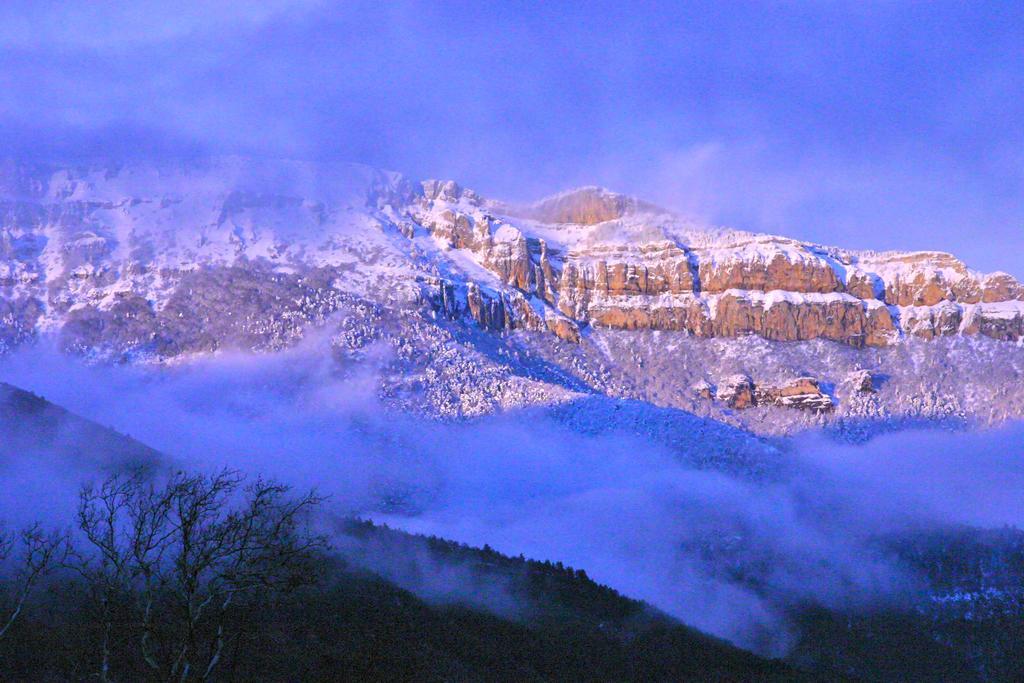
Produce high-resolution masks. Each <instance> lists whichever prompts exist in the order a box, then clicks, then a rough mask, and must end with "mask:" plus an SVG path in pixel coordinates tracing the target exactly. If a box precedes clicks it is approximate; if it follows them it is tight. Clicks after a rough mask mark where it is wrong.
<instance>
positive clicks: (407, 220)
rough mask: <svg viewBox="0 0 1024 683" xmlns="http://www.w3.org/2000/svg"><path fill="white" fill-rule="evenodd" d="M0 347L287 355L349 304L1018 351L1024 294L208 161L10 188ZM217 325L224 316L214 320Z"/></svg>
mask: <svg viewBox="0 0 1024 683" xmlns="http://www.w3.org/2000/svg"><path fill="white" fill-rule="evenodd" d="M0 221H2V223H0V293H2V298H0V322H2V327H0V344H2V345H3V346H4V347H5V348H11V347H14V346H17V345H18V344H20V343H23V342H24V341H25V340H27V339H31V338H32V337H33V336H34V335H35V334H37V333H38V332H39V331H42V330H56V331H58V332H60V333H61V334H62V335H63V338H64V340H65V345H66V346H67V347H68V348H71V349H75V350H79V351H87V350H88V349H92V348H97V347H100V346H103V345H104V344H107V345H112V346H115V347H118V348H121V349H129V350H131V349H135V350H139V351H140V352H145V353H155V354H156V355H158V356H166V355H175V354H179V353H189V352H196V351H199V352H202V351H209V350H214V349H216V348H219V347H220V346H222V345H224V344H228V343H230V344H237V345H242V346H245V347H256V348H266V349H273V348H280V347H283V346H286V345H288V344H290V343H292V342H293V341H294V340H295V339H297V338H299V337H300V336H301V329H302V327H303V326H304V325H306V324H309V323H316V322H318V321H322V320H324V319H326V318H328V317H330V316H331V315H332V314H333V312H334V311H335V310H337V309H338V307H339V305H340V304H339V297H340V296H341V295H342V294H345V295H350V296H358V297H365V298H367V299H369V300H373V301H383V302H393V303H400V304H401V305H404V306H413V307H415V306H417V305H423V304H427V305H429V306H431V307H433V309H434V310H435V312H436V313H437V314H440V315H441V317H442V318H444V319H458V318H460V317H461V316H464V317H465V318H466V319H468V320H470V321H473V322H475V323H476V324H477V325H479V327H481V328H483V329H485V330H489V331H492V332H501V333H505V332H509V331H514V330H528V331H538V332H546V333H550V334H552V335H554V336H556V337H557V338H558V339H561V340H563V341H565V342H569V343H578V342H579V340H580V339H581V336H582V335H585V334H586V331H587V329H590V328H593V329H622V330H660V331H666V332H683V333H686V334H687V335H690V336H694V337H705V338H716V337H725V338H736V337H743V336H746V335H756V336H759V337H763V338H765V339H768V340H771V341H779V342H793V341H808V340H815V339H825V340H831V341H836V342H840V343H843V344H847V345H850V346H853V347H856V348H865V347H867V348H870V347H887V346H891V345H893V344H898V343H900V341H901V340H904V339H907V338H921V339H936V338H944V337H958V336H986V337H990V338H993V339H997V340H1003V341H1018V340H1020V339H1021V338H1022V337H1024V287H1022V285H1021V284H1020V283H1019V282H1017V281H1016V280H1015V279H1014V278H1013V277H1012V276H1010V275H1008V274H1006V273H993V274H987V275H986V274H982V273H978V272H975V271H973V270H971V269H970V268H968V267H967V266H966V265H965V264H964V263H962V262H961V261H959V260H957V259H956V258H955V257H953V256H951V255H949V254H943V253H938V252H918V253H882V254H876V253H868V252H853V251H846V250H843V249H839V248H833V247H824V246H820V245H814V244H809V243H804V242H799V241H796V240H792V239H787V238H784V237H777V236H771V235H756V234H750V233H743V232H736V231H727V230H720V229H710V228H707V227H705V226H699V225H696V224H693V223H690V222H687V221H686V220H685V219H682V218H680V217H679V216H676V215H674V214H672V213H670V212H667V211H664V210H662V209H659V208H657V207H655V206H653V205H650V204H647V203H644V202H642V201H639V200H637V199H633V198H631V197H626V196H623V195H619V194H615V193H613V192H609V191H607V190H603V189H600V188H583V189H580V190H575V191H571V192H567V193H564V194H561V195H557V196H555V197H552V198H549V199H546V200H542V201H540V202H538V203H536V204H534V205H531V206H527V207H514V206H510V205H508V204H504V203H501V202H497V201H494V200H489V199H486V198H484V197H481V196H480V195H478V194H477V193H475V192H473V191H472V190H468V189H465V188H463V187H461V186H459V185H458V184H457V183H455V182H452V181H425V182H422V183H413V182H410V181H409V180H407V179H405V178H403V177H401V176H399V175H397V174H391V173H385V172H381V171H377V170H374V169H369V168H365V167H359V166H352V165H345V164H335V165H322V164H321V165H314V164H307V163H301V162H273V161H253V160H247V159H239V158H223V159H213V160H209V161H205V162H202V163H194V164H191V165H186V164H165V165H146V164H136V165H120V166H118V165H113V166H112V165H94V166H90V165H83V166H59V165H58V166H26V165H19V164H12V163H8V164H7V165H5V166H4V169H3V172H2V173H0ZM222 309H223V310H222Z"/></svg>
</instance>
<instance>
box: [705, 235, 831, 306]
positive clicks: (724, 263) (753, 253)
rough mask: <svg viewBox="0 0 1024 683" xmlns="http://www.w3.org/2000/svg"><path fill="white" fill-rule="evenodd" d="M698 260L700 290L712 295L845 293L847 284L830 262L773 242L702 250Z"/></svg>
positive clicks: (811, 253) (757, 242)
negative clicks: (729, 292)
mask: <svg viewBox="0 0 1024 683" xmlns="http://www.w3.org/2000/svg"><path fill="white" fill-rule="evenodd" d="M787 246H788V247H789V248H785V247H787ZM697 261H698V264H699V265H698V273H699V287H700V291H702V292H705V293H709V294H713V293H718V292H724V291H726V290H730V289H742V290H756V291H761V292H769V291H775V290H781V291H785V292H801V293H804V292H814V293H819V294H827V293H829V292H841V291H843V283H842V281H841V280H840V279H839V276H838V275H837V273H836V270H835V269H834V268H833V267H832V265H831V264H830V263H829V261H828V260H827V259H825V258H824V257H821V256H819V255H817V254H815V253H813V252H810V251H802V250H795V249H793V248H792V246H791V245H784V244H780V243H776V242H774V241H771V240H766V241H761V240H759V241H756V242H753V243H750V244H739V245H736V246H734V247H731V248H729V249H718V248H716V249H710V250H698V251H697Z"/></svg>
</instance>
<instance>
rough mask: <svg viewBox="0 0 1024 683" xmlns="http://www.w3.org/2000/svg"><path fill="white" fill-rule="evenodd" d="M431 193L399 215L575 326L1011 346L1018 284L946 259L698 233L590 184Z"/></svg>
mask: <svg viewBox="0 0 1024 683" xmlns="http://www.w3.org/2000/svg"><path fill="white" fill-rule="evenodd" d="M431 187H432V185H431V186H428V189H427V190H426V191H425V192H424V195H423V199H422V200H421V201H420V202H419V203H418V205H417V206H416V209H415V210H414V211H413V215H414V216H417V215H418V216H421V217H420V218H418V219H417V220H420V222H421V223H422V224H424V225H426V226H428V229H429V231H430V233H431V234H432V235H434V236H435V237H438V238H440V239H442V240H444V241H445V242H446V243H447V244H448V246H450V247H452V248H455V249H467V250H468V251H469V252H471V255H472V256H473V258H474V260H475V261H476V262H477V263H479V264H480V265H481V266H483V267H484V268H486V269H488V270H489V271H491V272H492V273H494V274H495V275H497V276H498V278H499V279H500V281H501V283H502V284H503V285H507V286H510V287H513V288H515V289H517V290H519V291H521V292H523V293H524V294H526V295H528V296H531V297H536V298H537V299H538V300H540V301H541V302H543V303H544V304H546V305H547V306H550V307H552V308H553V309H555V310H557V312H558V313H560V314H562V315H563V316H564V317H565V318H566V319H567V320H570V321H572V322H573V323H575V325H576V327H577V328H582V327H586V326H595V327H606V328H612V329H653V330H666V331H683V332H686V333H689V334H691V335H695V336H701V337H738V336H743V335H747V334H756V335H760V336H763V337H765V338H766V339H771V340H775V341H799V340H810V339H818V338H823V339H829V340H834V341H839V342H843V343H846V344H850V345H852V346H855V347H863V346H875V347H878V346H887V345H891V344H895V343H898V342H899V341H900V339H902V338H905V337H908V336H913V337H921V338H925V339H930V338H934V337H939V336H951V335H978V334H980V335H985V336H989V337H993V338H995V339H1000V340H1007V341H1016V340H1019V339H1021V338H1022V337H1024V287H1022V285H1021V284H1020V283H1018V282H1017V281H1016V280H1015V279H1014V278H1013V277H1012V276H1010V275H1008V274H1006V273H994V274H988V275H986V274H982V273H977V272H974V271H972V270H970V269H968V268H967V267H966V266H965V265H964V264H963V263H962V262H960V261H959V260H957V259H956V258H954V257H953V256H951V255H949V254H944V253H938V252H922V253H888V254H873V253H857V252H849V251H844V250H841V249H837V248H830V247H822V246H819V245H813V244H807V243H802V242H798V241H795V240H790V239H786V238H782V237H773V236H768V235H752V234H747V233H737V232H720V233H709V232H707V231H701V230H698V229H694V228H693V227H692V226H688V225H686V224H685V223H682V222H681V221H679V219H677V218H676V217H674V216H671V215H667V214H665V213H664V212H659V211H658V210H657V209H656V208H654V207H651V206H649V205H645V204H642V203H640V202H636V201H634V200H627V199H625V198H623V197H621V196H620V195H615V194H612V193H607V192H605V191H603V190H600V189H597V188H586V189H583V190H579V191H576V192H574V193H569V194H566V195H560V196H559V197H556V198H553V199H551V200H545V201H544V202H541V203H539V204H537V205H536V206H534V207H531V208H528V209H525V210H519V211H518V212H517V211H513V210H510V209H508V208H507V207H502V206H500V205H496V204H493V203H487V202H485V201H483V200H480V199H479V197H477V196H476V195H471V196H469V197H468V198H467V196H466V195H465V193H464V191H461V190H458V188H457V187H456V188H455V189H454V190H453V192H451V193H449V194H448V195H447V196H445V197H443V198H442V199H441V200H438V199H430V198H429V197H430V196H431V195H432V192H431V191H430V188H431ZM499 210H503V211H505V215H504V216H503V217H502V218H496V217H495V213H496V212H497V211H499ZM514 216H527V217H528V219H527V220H521V219H516V218H514ZM515 220H519V223H518V225H516V226H513V225H512V223H511V221H515ZM474 231H475V232H474ZM471 234H472V235H475V236H476V237H475V238H473V239H470V238H468V237H464V235H471ZM531 238H532V239H531ZM510 326H511V327H514V323H511V325H510Z"/></svg>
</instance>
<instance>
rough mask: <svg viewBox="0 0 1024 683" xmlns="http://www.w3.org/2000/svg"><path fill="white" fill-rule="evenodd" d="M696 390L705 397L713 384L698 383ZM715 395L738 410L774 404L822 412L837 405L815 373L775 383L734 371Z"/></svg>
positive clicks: (708, 395) (709, 395)
mask: <svg viewBox="0 0 1024 683" xmlns="http://www.w3.org/2000/svg"><path fill="white" fill-rule="evenodd" d="M694 392H695V393H696V394H697V395H698V396H700V397H701V398H705V399H710V398H711V396H712V394H711V385H710V384H707V383H706V382H705V383H702V384H699V385H697V386H695V387H694ZM714 397H715V398H716V399H717V400H718V401H720V402H722V403H724V404H725V405H727V406H728V407H730V408H734V409H737V410H742V409H744V408H752V407H755V406H775V407H779V408H796V409H798V410H807V411H810V412H814V413H821V412H825V411H828V410H832V408H833V407H835V402H834V401H833V400H832V397H831V396H829V395H828V394H827V393H825V392H824V391H822V389H821V386H820V385H819V383H818V380H817V379H815V378H814V377H797V378H796V379H793V380H790V381H788V382H786V383H785V384H783V385H782V386H779V387H776V386H770V385H764V386H762V385H755V384H754V381H753V380H752V379H751V378H750V377H749V376H748V375H732V376H730V377H727V378H725V379H724V380H722V381H721V382H720V383H719V385H718V390H717V392H715V394H714Z"/></svg>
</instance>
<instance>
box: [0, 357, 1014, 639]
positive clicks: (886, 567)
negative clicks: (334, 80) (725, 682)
mask: <svg viewBox="0 0 1024 683" xmlns="http://www.w3.org/2000/svg"><path fill="white" fill-rule="evenodd" d="M320 344H321V342H319V341H314V342H310V343H309V344H307V345H306V346H304V347H301V348H298V349H295V350H293V351H289V352H285V353H280V354H277V355H263V356H245V355H220V356H217V357H214V358H209V359H205V360H199V361H195V362H192V363H190V364H182V365H178V366H173V367H167V368H160V369H156V368H153V367H138V366H118V367H110V366H102V367H101V366H87V365H84V364H82V363H80V362H78V361H75V360H72V359H70V358H68V357H65V356H61V355H59V354H56V353H52V352H48V351H45V350H43V349H42V348H36V349H34V350H31V351H26V352H22V353H19V354H16V355H13V356H10V357H8V358H7V359H6V360H4V361H3V362H2V363H0V380H3V381H7V382H10V383H11V384H14V385H15V386H18V387H21V388H23V389H28V390H31V391H33V392H35V393H37V394H39V395H41V396H43V397H45V398H47V399H49V400H50V401H53V402H54V403H57V404H59V405H61V406H64V407H66V408H68V409H69V410H71V411H73V412H76V413H78V414H80V415H82V416H85V417H88V418H90V419H92V420H94V421H96V422H98V423H100V424H103V425H108V426H111V427H113V428H115V429H117V430H118V431H120V432H122V433H126V434H129V435H131V436H132V437H135V438H136V439H139V440H141V441H142V442H144V443H146V444H148V445H150V446H152V447H154V448H156V449H159V450H161V451H163V452H165V453H167V454H169V455H170V456H172V458H173V459H174V460H175V462H176V463H177V464H180V465H182V466H185V467H188V468H201V469H206V470H209V469H212V468H217V467H220V466H225V465H227V466H231V467H235V468H239V469H241V470H243V471H246V472H251V473H259V474H262V475H265V476H268V477H274V478H277V479H280V480H283V481H285V482H287V483H290V484H294V485H295V486H297V487H301V488H309V487H316V488H317V489H318V490H319V491H320V492H322V493H325V494H328V495H330V500H329V502H328V510H329V511H330V512H331V513H332V514H338V515H341V514H358V515H361V516H364V517H370V518H372V519H375V520H377V521H386V522H387V523H388V524H389V525H392V526H396V527H400V528H403V529H407V530H410V531H415V532H421V533H427V534H436V535H439V536H444V537H447V538H451V539H454V540H458V541H463V542H466V543H470V544H473V545H483V544H485V543H486V544H489V545H491V546H492V547H494V548H495V549H497V550H499V551H502V552H504V553H507V554H511V555H518V554H519V553H523V554H525V555H526V556H528V557H533V558H537V559H550V560H553V561H554V560H560V561H562V562H564V563H566V564H568V565H571V566H574V567H578V568H583V569H585V570H586V571H587V572H588V574H590V576H591V577H593V578H594V579H595V580H597V581H599V582H602V583H606V584H608V585H610V586H612V587H614V588H616V589H618V590H620V591H621V592H623V593H625V594H627V595H630V596H632V597H637V598H642V599H644V600H647V601H649V602H651V603H653V604H654V605H656V606H658V607H659V608H661V609H663V610H665V611H667V612H669V613H671V614H673V615H675V616H677V617H679V618H680V619H682V620H684V621H686V622H687V623H690V624H692V625H694V626H696V627H698V628H700V629H703V630H706V631H709V632H711V633H714V634H717V635H720V636H722V637H725V638H729V639H731V640H733V641H735V642H737V643H738V644H741V645H745V646H748V647H755V648H757V649H759V650H761V651H762V652H768V653H773V654H781V653H783V652H784V651H785V649H786V646H787V644H788V643H789V642H790V641H789V638H790V634H789V633H788V631H787V628H786V625H785V620H784V617H783V612H784V610H785V609H786V607H787V606H788V605H792V604H795V603H799V602H803V601H808V600H810V601H817V602H820V603H822V604H824V605H827V606H833V607H843V606H857V605H870V604H874V603H877V602H883V603H884V602H886V601H894V600H900V599H901V597H902V596H904V595H907V594H908V593H909V592H911V591H913V590H915V588H916V587H917V586H918V583H917V578H916V577H915V576H913V575H912V574H911V573H910V572H909V571H908V570H906V569H905V568H904V567H902V566H901V565H900V564H899V563H897V562H896V561H895V560H894V559H892V558H890V557H887V556H885V555H884V554H883V553H882V551H880V550H878V549H877V546H876V545H875V544H872V543H871V542H870V540H871V538H872V537H876V536H877V535H879V534H885V533H890V532H899V531H902V530H908V529H916V528H929V527H932V526H939V525H944V524H951V523H952V524H957V523H964V524H972V525H980V526H999V525H1004V524H1009V525H1016V526H1021V525H1024V425H1021V424H1015V425H1009V426H1006V427H1004V428H1002V429H998V430H993V431H987V432H980V433H976V432H965V433H948V432H938V431H935V432H903V433H898V434H890V435H887V436H881V437H878V438H876V439H874V440H873V441H871V442H869V443H868V444H866V445H862V446H856V447H854V446H841V445H838V444H836V443H834V442H831V441H827V440H825V439H824V438H823V437H820V436H815V435H808V436H804V437H800V438H799V439H797V440H795V441H794V442H793V444H792V448H791V449H790V450H789V451H787V453H788V454H787V455H786V458H787V466H786V467H785V468H784V469H783V471H782V473H781V474H779V475H778V476H774V477H773V478H772V479H771V480H770V481H755V480H753V479H751V478H746V477H742V476H735V475H729V474H725V473H722V472H716V471H707V470H696V469H692V468H690V467H688V466H685V465H683V464H681V463H680V462H679V459H678V458H677V457H676V456H675V455H673V454H672V453H670V452H668V451H667V450H666V449H665V448H664V447H663V446H659V445H656V444H654V443H653V442H648V441H645V440H643V439H639V438H637V437H635V436H626V435H616V434H610V435H602V436H583V435H580V434H577V433H574V432H572V431H570V430H568V429H567V428H565V427H564V426H561V425H560V424H558V423H557V422H555V421H554V420H542V419H538V418H537V416H536V414H533V413H531V416H530V419H529V420H526V419H523V418H522V416H520V415H517V414H515V413H512V414H508V415H502V416H495V417H491V418H487V419H483V420H478V421H474V422H471V423H460V424H440V423H436V422H432V421H427V420H423V419H417V418H414V417H412V416H406V415H396V414H393V413H389V412H386V411H385V410H384V409H383V408H382V407H381V406H380V405H379V403H378V402H377V401H376V398H375V393H374V389H375V378H374V375H373V374H372V372H368V373H367V374H366V375H363V376H355V377H351V376H350V377H346V378H342V377H339V376H337V375H336V374H335V371H334V370H333V369H332V367H333V366H332V365H331V363H330V361H329V360H328V358H329V354H328V353H327V352H326V350H325V349H324V348H322V347H321V346H320ZM682 447H683V448H693V449H700V448H701V447H702V445H701V443H700V442H697V441H695V442H694V443H692V444H682ZM88 470H89V468H87V467H81V466H74V465H73V464H71V463H66V462H60V461H58V460H57V459H55V458H40V457H33V458H29V457H25V458H20V459H19V458H18V457H16V456H12V455H8V456H6V458H5V460H3V461H0V476H2V477H3V479H4V488H5V490H6V491H7V493H6V494H5V495H4V496H2V497H0V518H2V519H4V520H6V521H7V522H8V523H11V524H19V523H23V522H27V521H29V520H31V519H34V518H37V517H40V516H43V517H46V518H51V517H52V519H46V520H44V521H47V522H49V523H51V524H58V525H66V524H68V523H69V522H70V521H71V516H70V515H71V513H72V510H73V509H74V505H75V494H74V492H75V489H76V488H77V486H78V485H79V483H80V482H81V481H82V480H83V479H85V478H88V477H90V476H95V474H94V473H91V472H90V471H88Z"/></svg>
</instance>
